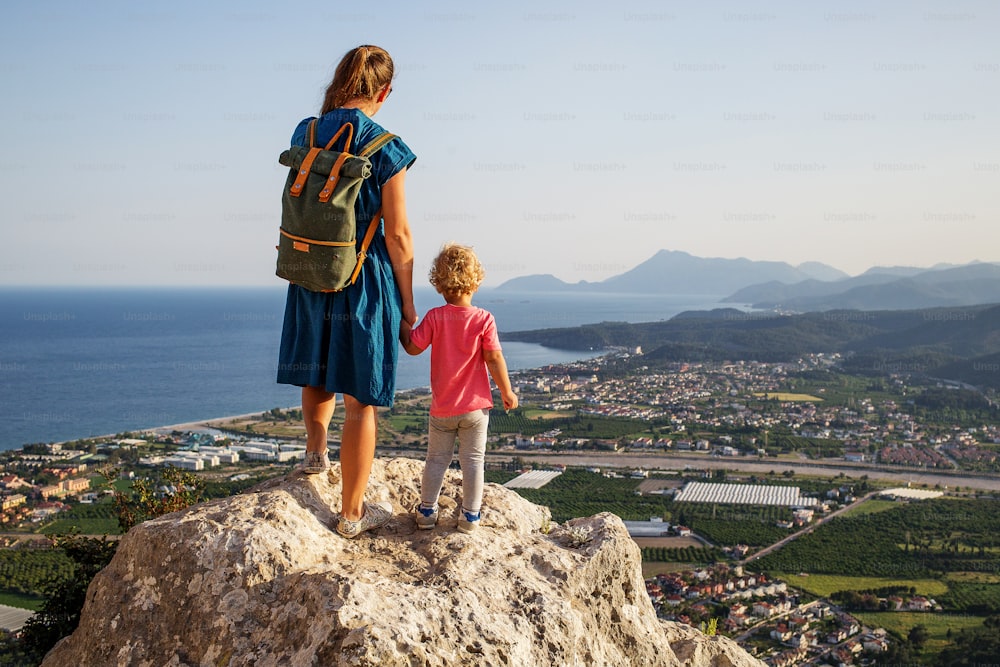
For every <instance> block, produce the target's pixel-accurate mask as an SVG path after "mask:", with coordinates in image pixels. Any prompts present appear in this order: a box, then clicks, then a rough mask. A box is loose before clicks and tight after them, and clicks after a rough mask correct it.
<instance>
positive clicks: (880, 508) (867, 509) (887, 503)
mask: <svg viewBox="0 0 1000 667" xmlns="http://www.w3.org/2000/svg"><path fill="white" fill-rule="evenodd" d="M896 507H899V503H897V502H896V501H895V500H866V501H865V502H863V503H861V504H860V505H855V506H854V507H852V508H851V509H849V510H847V511H846V512H844V514H843V515H842V516H845V517H848V516H862V515H865V514H877V513H878V512H886V511H888V510H891V509H895V508H896Z"/></svg>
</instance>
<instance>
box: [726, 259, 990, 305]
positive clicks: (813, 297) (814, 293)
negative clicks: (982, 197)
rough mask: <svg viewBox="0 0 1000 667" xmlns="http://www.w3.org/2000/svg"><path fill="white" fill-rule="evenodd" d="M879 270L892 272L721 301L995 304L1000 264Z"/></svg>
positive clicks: (760, 289)
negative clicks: (911, 269) (912, 271)
mask: <svg viewBox="0 0 1000 667" xmlns="http://www.w3.org/2000/svg"><path fill="white" fill-rule="evenodd" d="M882 271H895V273H876V272H873V271H866V272H865V273H863V274H862V275H860V276H857V277H855V278H847V279H844V280H838V281H834V282H822V281H817V280H806V281H802V282H799V283H795V284H791V285H789V284H781V283H778V282H775V281H771V282H767V283H763V284H759V285H753V286H750V287H746V288H744V289H741V290H738V291H737V292H735V293H733V294H731V295H730V296H728V297H726V298H725V299H723V302H727V303H750V304H753V306H754V307H755V308H781V309H785V310H795V311H800V312H807V311H824V310H834V309H860V310H885V309H908V308H935V307H945V306H971V305H976V304H983V303H1000V266H998V265H996V264H987V263H977V264H970V265H967V266H961V267H955V268H947V269H935V270H923V271H920V272H917V273H911V272H910V270H909V269H905V270H904V269H900V268H898V267H897V268H896V269H882ZM900 276H902V277H900Z"/></svg>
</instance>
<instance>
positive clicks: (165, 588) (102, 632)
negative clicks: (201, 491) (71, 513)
mask: <svg viewBox="0 0 1000 667" xmlns="http://www.w3.org/2000/svg"><path fill="white" fill-rule="evenodd" d="M421 466H422V462H420V461H414V460H409V459H392V460H380V459H377V460H376V461H375V465H374V469H373V471H372V476H371V483H370V486H369V492H368V493H369V499H371V500H387V501H389V502H391V503H392V505H393V508H394V510H395V512H396V515H395V516H394V517H393V519H392V521H391V522H390V523H389V524H388V526H386V527H384V528H382V529H381V530H379V531H378V532H377V533H367V534H364V535H362V536H360V537H358V538H357V539H355V540H346V539H344V538H342V537H340V536H339V535H337V534H336V533H335V532H334V531H332V530H331V526H333V524H334V521H335V518H336V511H337V509H338V506H339V498H340V477H339V472H340V471H339V466H337V465H334V466H333V468H332V469H331V470H330V472H329V473H328V474H323V475H311V476H306V475H302V474H301V473H299V472H293V473H291V474H289V475H287V476H285V477H282V478H279V479H275V480H271V481H269V482H266V483H264V484H262V485H259V486H257V487H255V488H254V489H251V490H249V491H247V492H245V493H243V494H241V495H237V496H233V497H230V498H225V499H222V500H217V501H212V502H208V503H204V504H201V505H198V506H195V507H192V508H189V509H187V510H184V511H182V512H177V513H174V514H170V515H167V516H164V517H161V518H159V519H156V520H152V521H148V522H146V523H144V524H141V525H139V526H136V527H135V528H133V529H132V530H131V531H130V532H129V533H128V534H127V535H125V536H124V537H123V538H122V540H121V544H120V546H119V548H118V552H117V554H116V555H115V557H114V559H113V560H112V562H111V564H110V565H108V567H107V568H105V569H104V570H103V571H102V572H101V573H99V574H98V575H97V577H96V578H95V579H94V581H93V582H92V584H91V586H90V589H89V591H88V593H87V602H86V606H85V607H84V610H83V617H82V619H81V622H80V626H79V628H78V629H77V630H76V632H74V633H73V635H71V636H70V637H68V638H66V639H64V640H62V641H61V642H60V643H59V644H57V645H56V647H55V648H53V649H52V651H51V652H50V653H49V654H48V655H47V656H46V658H45V661H44V662H43V663H42V664H43V667H56V666H64V665H88V666H90V667H96V666H99V665H122V666H124V665H128V666H130V667H161V666H164V665H174V666H178V667H179V666H181V665H218V666H229V667H236V666H246V667H250V666H254V667H278V666H281V667H285V666H287V665H292V666H296V665H312V666H323V667H325V666H327V665H330V666H332V665H338V666H340V665H357V666H371V667H374V666H376V665H378V666H380V667H386V666H394V665H406V666H408V667H409V666H416V665H421V666H428V667H431V666H442V667H444V666H446V665H447V666H449V667H452V666H454V665H508V666H510V667H522V666H524V667H528V666H531V667H534V666H539V665H559V666H562V665H573V666H576V665H600V666H601V667H609V666H615V665H664V666H668V665H670V666H672V665H692V666H699V667H700V666H702V665H704V666H712V667H742V666H747V667H749V666H751V665H753V666H758V667H759V666H760V665H762V664H763V663H761V662H759V661H758V660H756V659H754V658H752V657H751V656H750V655H749V654H747V653H746V652H744V651H743V650H742V649H741V648H740V647H739V646H738V645H736V644H735V643H734V642H732V641H731V640H729V639H726V638H723V637H707V636H705V635H703V634H701V633H699V632H698V631H697V630H694V629H692V628H689V627H687V626H683V625H678V624H674V623H668V622H665V621H661V620H659V619H657V617H656V614H655V611H654V609H653V606H652V604H651V602H650V600H649V598H648V596H647V595H646V591H645V587H644V584H643V580H642V574H641V568H640V554H639V550H638V548H637V547H636V545H635V543H634V542H633V541H632V540H631V539H630V538H629V536H628V533H627V531H626V530H625V527H624V525H623V524H622V522H621V520H620V519H619V518H618V517H616V516H615V515H613V514H607V513H605V514H598V515H596V516H592V517H589V518H583V519H575V520H573V521H569V522H567V523H566V524H564V525H556V524H554V523H552V522H551V520H550V515H549V511H548V509H547V508H545V507H541V506H538V505H534V504H532V503H530V502H528V501H527V500H525V499H523V498H522V497H521V496H519V495H518V494H517V493H515V492H513V491H509V490H507V489H505V488H504V487H502V486H499V485H496V484H487V485H486V490H485V497H484V500H483V508H484V510H483V519H482V522H481V523H482V525H481V526H480V528H479V529H478V530H476V531H475V532H474V533H473V534H471V535H464V534H462V533H459V532H458V531H457V530H456V512H455V510H456V507H457V506H458V501H459V500H460V498H461V482H460V480H461V477H460V475H459V473H458V472H457V471H449V473H448V475H447V477H446V479H445V487H444V490H443V492H442V496H441V507H442V511H441V520H440V522H439V524H438V526H437V527H436V528H435V529H434V530H431V531H418V530H416V527H415V525H414V522H413V519H412V515H411V514H410V510H411V509H412V507H413V505H414V504H415V503H416V502H417V500H418V498H419V495H418V487H419V479H420V473H421V469H422V468H421Z"/></svg>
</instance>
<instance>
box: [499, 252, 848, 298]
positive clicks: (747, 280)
mask: <svg viewBox="0 0 1000 667" xmlns="http://www.w3.org/2000/svg"><path fill="white" fill-rule="evenodd" d="M844 275H846V274H844V273H843V272H841V271H839V270H838V269H835V268H833V267H830V266H827V265H825V264H821V263H819V262H808V263H806V264H803V265H800V267H795V266H792V265H791V264H787V263H785V262H761V261H754V260H749V259H746V258H739V259H723V258H705V257H695V256H694V255H690V254H688V253H686V252H681V251H677V250H660V251H659V252H657V253H656V254H655V255H653V256H652V257H650V258H649V259H647V260H646V261H644V262H642V263H641V264H639V265H638V266H636V267H635V268H633V269H630V270H629V271H626V272H625V273H622V274H619V275H616V276H612V277H610V278H607V279H606V280H602V281H598V282H585V281H581V282H579V283H567V282H564V281H562V280H560V279H558V278H556V277H554V276H551V275H533V276H525V277H521V278H514V279H512V280H508V281H507V282H505V283H503V284H502V285H500V286H499V287H497V289H499V290H524V291H530V290H538V291H542V290H544V291H560V290H566V291H569V290H573V291H590V292H610V293H630V294H685V295H688V294H705V295H719V296H721V295H725V294H731V293H732V292H734V291H736V290H738V289H740V288H742V287H745V286H746V285H751V284H754V283H761V282H767V281H778V282H783V283H795V282H800V281H803V280H810V279H816V278H817V277H818V276H840V277H842V276H844Z"/></svg>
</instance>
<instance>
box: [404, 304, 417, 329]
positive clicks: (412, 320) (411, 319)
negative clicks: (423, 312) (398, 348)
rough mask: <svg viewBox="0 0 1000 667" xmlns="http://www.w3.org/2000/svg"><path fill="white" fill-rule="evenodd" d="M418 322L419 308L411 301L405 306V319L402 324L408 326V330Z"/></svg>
mask: <svg viewBox="0 0 1000 667" xmlns="http://www.w3.org/2000/svg"><path fill="white" fill-rule="evenodd" d="M416 323H417V309H416V307H415V306H414V305H413V304H412V303H411V304H407V305H404V306H403V320H402V325H403V326H405V327H406V330H407V332H409V330H410V329H411V328H413V326H414V325H415V324H416Z"/></svg>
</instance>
